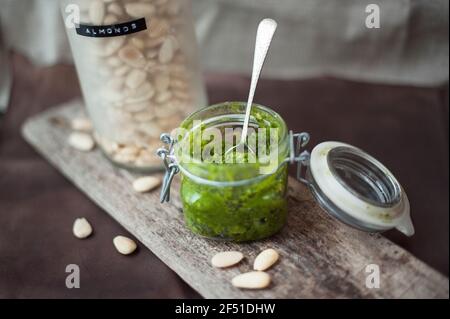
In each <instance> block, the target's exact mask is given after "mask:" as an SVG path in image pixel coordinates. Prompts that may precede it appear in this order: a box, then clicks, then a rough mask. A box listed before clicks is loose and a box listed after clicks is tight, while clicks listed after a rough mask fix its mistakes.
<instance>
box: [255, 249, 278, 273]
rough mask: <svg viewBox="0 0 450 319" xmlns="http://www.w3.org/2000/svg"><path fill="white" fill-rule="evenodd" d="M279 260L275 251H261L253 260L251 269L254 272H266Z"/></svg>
mask: <svg viewBox="0 0 450 319" xmlns="http://www.w3.org/2000/svg"><path fill="white" fill-rule="evenodd" d="M278 258H279V255H278V253H277V252H276V250H275V249H272V248H269V249H266V250H263V251H262V252H261V253H260V254H259V255H258V256H257V257H256V259H255V262H254V263H253V269H255V270H260V271H261V270H266V269H269V268H270V267H271V266H272V265H273V264H275V263H276V262H277V260H278Z"/></svg>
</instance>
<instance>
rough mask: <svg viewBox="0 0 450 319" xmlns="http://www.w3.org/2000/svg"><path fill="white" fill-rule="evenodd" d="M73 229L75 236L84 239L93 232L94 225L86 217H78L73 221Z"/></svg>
mask: <svg viewBox="0 0 450 319" xmlns="http://www.w3.org/2000/svg"><path fill="white" fill-rule="evenodd" d="M72 231H73V234H74V235H75V237H77V238H80V239H84V238H87V237H89V236H90V235H91V234H92V226H91V224H89V222H88V221H87V219H86V218H77V219H75V222H74V223H73V228H72Z"/></svg>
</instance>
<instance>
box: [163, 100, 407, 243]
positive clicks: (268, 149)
mask: <svg viewBox="0 0 450 319" xmlns="http://www.w3.org/2000/svg"><path fill="white" fill-rule="evenodd" d="M245 107H246V103H245V102H226V103H221V104H216V105H212V106H209V107H206V108H203V109H201V110H198V111H197V112H195V113H193V114H191V115H190V116H189V117H187V118H186V119H185V120H184V121H183V122H182V123H181V125H180V127H179V128H178V129H177V130H175V131H173V132H172V133H171V134H162V135H161V140H162V141H163V142H164V143H166V144H168V145H169V147H168V148H161V149H159V150H158V155H159V156H160V157H161V158H162V159H163V161H164V164H165V166H166V175H165V178H164V183H163V188H162V192H161V202H165V201H169V199H170V184H171V181H172V179H173V177H174V176H175V174H177V173H181V186H180V197H181V201H182V204H183V213H184V218H185V221H186V225H187V227H188V228H189V229H190V230H191V231H193V232H194V233H196V234H198V235H201V236H204V237H207V238H213V239H219V240H226V241H235V242H242V241H251V240H258V239H262V238H266V237H269V236H271V235H273V234H275V233H277V232H278V231H280V230H281V229H282V227H283V226H284V224H285V223H286V217H287V214H288V203H287V183H288V165H289V164H294V163H297V165H298V166H297V179H298V180H299V181H300V182H302V183H304V184H305V185H307V186H308V187H309V189H310V190H311V192H312V193H313V195H314V197H315V198H316V200H317V202H318V204H319V205H320V206H321V207H322V208H323V209H324V210H325V211H326V212H328V213H329V214H331V215H332V216H334V217H336V218H337V219H339V220H340V221H342V222H344V223H346V224H349V225H351V226H353V227H355V228H358V229H360V230H364V231H369V232H379V231H384V230H387V229H391V228H397V229H398V230H400V231H401V232H403V233H405V234H406V235H408V236H410V235H412V234H413V233H414V228H413V226H412V223H411V220H410V214H409V202H408V199H407V197H406V194H405V192H404V191H403V189H402V188H401V186H400V184H399V183H398V182H397V180H396V179H395V177H394V176H393V175H392V173H390V172H389V171H388V170H387V168H385V167H384V166H383V165H382V164H381V163H380V162H378V161H377V160H376V159H374V158H373V157H371V156H370V155H368V154H367V153H365V152H363V151H361V150H360V149H358V148H356V147H353V146H350V145H348V144H344V143H339V142H324V143H321V144H319V145H317V146H316V147H315V148H314V149H313V151H312V152H311V153H309V152H307V151H305V150H304V149H303V148H304V147H305V146H306V144H307V143H308V142H309V134H308V133H299V134H294V133H293V132H292V131H289V130H288V128H287V126H286V123H285V122H284V120H283V118H282V117H281V116H280V115H279V114H277V113H276V112H274V111H273V110H271V109H270V108H267V107H264V106H261V105H257V104H254V105H253V106H252V111H251V118H250V124H249V133H248V137H247V143H246V145H245V146H243V147H242V148H240V149H239V148H238V149H236V150H233V151H231V152H230V150H231V147H232V146H234V145H236V144H238V142H239V139H240V132H241V128H242V125H243V122H244V115H245Z"/></svg>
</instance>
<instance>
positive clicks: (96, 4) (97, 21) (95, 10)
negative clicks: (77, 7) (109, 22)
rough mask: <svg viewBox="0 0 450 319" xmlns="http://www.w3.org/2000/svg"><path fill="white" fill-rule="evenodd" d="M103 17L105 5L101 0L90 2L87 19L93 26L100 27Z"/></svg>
mask: <svg viewBox="0 0 450 319" xmlns="http://www.w3.org/2000/svg"><path fill="white" fill-rule="evenodd" d="M104 17H105V5H104V4H103V1H102V0H94V1H92V3H91V5H90V7H89V19H90V20H91V22H92V24H94V25H101V24H102V22H103V18H104Z"/></svg>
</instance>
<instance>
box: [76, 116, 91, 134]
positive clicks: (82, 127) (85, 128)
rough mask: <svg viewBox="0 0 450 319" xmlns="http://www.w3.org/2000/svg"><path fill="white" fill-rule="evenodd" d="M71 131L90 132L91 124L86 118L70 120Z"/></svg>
mask: <svg viewBox="0 0 450 319" xmlns="http://www.w3.org/2000/svg"><path fill="white" fill-rule="evenodd" d="M72 129H73V130H75V131H82V132H91V131H92V122H91V120H89V119H88V118H86V117H76V118H74V119H73V120H72Z"/></svg>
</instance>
